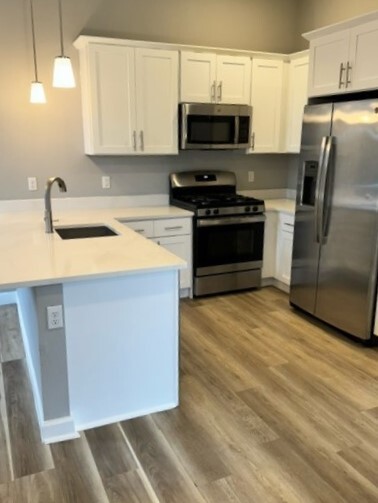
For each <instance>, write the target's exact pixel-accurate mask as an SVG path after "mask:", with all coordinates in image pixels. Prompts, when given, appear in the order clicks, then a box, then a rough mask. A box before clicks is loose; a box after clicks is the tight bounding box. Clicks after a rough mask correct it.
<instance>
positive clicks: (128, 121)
mask: <svg viewBox="0 0 378 503" xmlns="http://www.w3.org/2000/svg"><path fill="white" fill-rule="evenodd" d="M84 58H85V59H84ZM81 63H85V65H84V64H82V65H81V81H82V86H83V98H82V99H83V106H84V140H85V153H87V154H116V155H117V154H125V153H133V152H134V129H135V121H136V116H135V112H136V111H135V84H134V80H135V75H134V49H131V48H128V47H116V46H106V45H98V44H93V45H92V46H91V48H90V50H89V51H88V52H87V53H86V54H82V59H81ZM115 76H117V78H115Z"/></svg>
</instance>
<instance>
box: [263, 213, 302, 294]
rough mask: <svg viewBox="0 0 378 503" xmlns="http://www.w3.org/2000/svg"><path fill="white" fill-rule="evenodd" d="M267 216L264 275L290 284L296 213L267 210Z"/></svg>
mask: <svg viewBox="0 0 378 503" xmlns="http://www.w3.org/2000/svg"><path fill="white" fill-rule="evenodd" d="M265 217H266V221H265V233H264V257H263V268H262V277H263V279H265V280H269V279H270V280H277V281H278V282H279V283H277V286H279V284H280V283H283V284H284V285H287V286H290V278H291V256H292V251H293V232H294V215H289V214H287V213H281V212H276V211H267V212H266V213H265ZM272 283H274V282H273V281H272ZM268 284H269V281H268Z"/></svg>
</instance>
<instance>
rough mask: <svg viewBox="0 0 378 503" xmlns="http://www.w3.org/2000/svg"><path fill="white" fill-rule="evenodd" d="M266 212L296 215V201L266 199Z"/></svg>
mask: <svg viewBox="0 0 378 503" xmlns="http://www.w3.org/2000/svg"><path fill="white" fill-rule="evenodd" d="M264 202H265V211H280V212H282V213H287V214H288V215H294V214H295V201H294V200H293V199H265V201H264Z"/></svg>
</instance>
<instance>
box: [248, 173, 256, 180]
mask: <svg viewBox="0 0 378 503" xmlns="http://www.w3.org/2000/svg"><path fill="white" fill-rule="evenodd" d="M248 181H249V182H250V183H252V182H254V181H255V172H254V171H248Z"/></svg>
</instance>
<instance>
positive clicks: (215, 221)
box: [197, 215, 265, 227]
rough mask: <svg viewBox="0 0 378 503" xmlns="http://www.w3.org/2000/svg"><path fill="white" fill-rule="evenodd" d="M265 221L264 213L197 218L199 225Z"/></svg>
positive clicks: (210, 225)
mask: <svg viewBox="0 0 378 503" xmlns="http://www.w3.org/2000/svg"><path fill="white" fill-rule="evenodd" d="M258 222H265V216H264V215H256V216H250V217H249V216H248V217H247V216H242V217H222V218H200V219H198V220H197V227H215V226H216V225H240V224H255V223H258Z"/></svg>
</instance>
